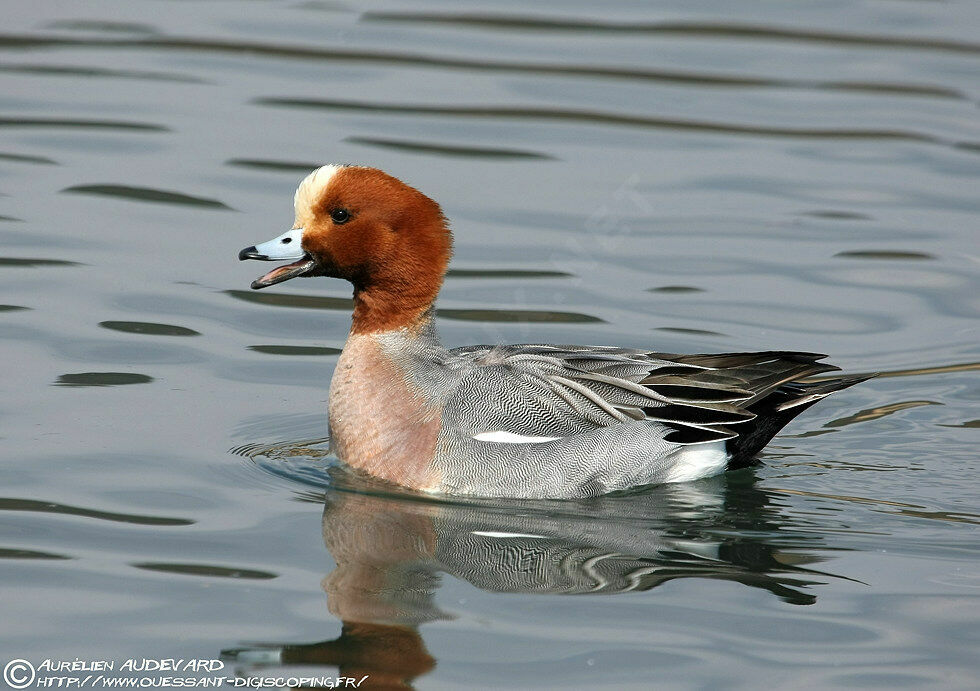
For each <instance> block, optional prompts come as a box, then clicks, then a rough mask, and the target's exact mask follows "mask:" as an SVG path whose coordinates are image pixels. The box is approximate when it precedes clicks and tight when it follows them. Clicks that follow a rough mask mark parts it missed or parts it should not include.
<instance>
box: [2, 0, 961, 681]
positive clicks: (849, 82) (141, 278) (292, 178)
mask: <svg viewBox="0 0 980 691" xmlns="http://www.w3.org/2000/svg"><path fill="white" fill-rule="evenodd" d="M3 14H4V28H3V29H2V34H0V111H2V112H0V193H2V194H3V196H2V197H0V281H2V285H3V297H2V299H0V303H2V307H0V338H2V348H3V355H2V359H3V362H4V367H3V370H2V371H3V377H2V384H0V388H2V392H3V400H2V403H0V416H2V417H0V448H2V449H3V460H2V463H3V478H4V489H3V495H4V498H2V499H0V508H2V509H4V512H3V519H4V520H3V523H2V528H0V556H2V557H4V560H3V562H2V563H3V569H2V571H0V574H2V576H0V587H2V590H3V598H2V600H0V602H2V604H0V617H2V618H0V621H3V622H4V627H3V630H2V649H3V650H4V651H5V657H4V660H2V662H4V664H5V663H6V660H7V659H9V658H14V657H19V658H26V659H28V660H29V661H32V662H33V663H35V664H37V663H39V662H41V661H42V660H44V659H61V660H75V659H76V658H79V659H81V660H115V661H117V664H118V662H119V661H122V660H125V659H127V658H130V657H134V658H168V657H175V658H207V659H212V658H214V659H221V660H222V661H224V663H225V664H226V670H225V671H226V673H229V674H233V675H234V674H238V675H241V676H256V675H261V674H272V673H276V674H278V673H280V672H282V673H286V674H291V673H297V674H298V673H300V672H304V673H317V674H330V675H336V674H341V673H343V674H348V675H355V674H356V675H358V676H361V675H364V674H368V675H371V680H372V682H373V683H376V684H382V683H389V682H390V683H401V682H406V683H411V684H413V685H414V686H416V687H417V688H420V689H442V688H460V687H466V688H511V689H512V688H568V687H570V686H578V685H582V686H589V687H594V688H609V689H623V688H649V687H650V686H670V687H697V688H701V687H706V686H707V687H722V686H755V685H757V684H758V683H759V682H760V681H763V680H764V681H765V683H766V684H768V685H772V686H776V687H786V686H793V687H810V688H827V687H854V686H863V687H875V686H883V687H896V686H909V687H916V688H922V687H942V688H976V686H977V684H978V681H980V680H978V677H980V674H978V669H977V663H976V648H977V645H978V642H980V634H978V628H977V621H978V619H980V564H978V559H977V549H978V547H980V539H978V533H977V528H976V526H977V523H978V522H980V512H978V510H977V506H978V495H980V492H978V486H980V481H978V480H977V469H978V464H977V453H976V443H977V432H978V430H977V428H978V427H980V420H978V417H980V415H978V413H977V399H978V397H980V387H978V383H977V376H976V371H977V369H980V347H978V341H980V338H978V335H980V329H978V321H977V317H978V311H980V299H978V296H980V281H978V274H977V263H978V257H980V243H978V239H977V238H978V233H980V222H978V218H980V215H978V212H980V201H978V195H977V190H978V177H980V158H978V152H980V120H978V116H977V113H978V111H977V105H978V96H980V82H978V79H977V75H978V74H980V42H978V41H977V39H976V37H977V35H978V30H980V6H978V5H977V3H974V2H969V0H962V1H961V2H944V3H934V2H899V1H893V2H886V1H884V0H881V1H875V2H856V1H853V0H826V1H824V2H817V3H808V4H806V5H803V6H797V5H786V6H779V5H773V4H771V3H758V4H742V5H738V6H735V5H731V4H730V3H724V2H702V3H696V4H692V3H688V2H664V3H658V4H656V5H654V6H647V4H645V3H630V2H618V3H614V4H607V5H604V6H602V8H601V9H599V8H598V7H597V6H596V5H595V4H594V3H564V4H563V6H562V7H561V8H557V7H551V6H542V7H530V8H529V7H528V6H527V4H526V3H521V4H518V3H509V2H504V1H501V2H497V3H495V4H493V5H492V6H491V5H489V4H486V3H483V4H475V3H474V4H472V5H463V4H461V3H439V2H429V3H423V2H412V3H409V4H406V3H399V4H397V5H395V4H391V5H387V4H383V3H377V4H374V3H362V4H339V3H332V2H318V1H313V2H300V1H294V2H276V3H246V2H217V1H214V2H196V3H172V2H149V1H147V2H144V1H140V2H120V1H109V2H98V3H96V2H84V1H82V2H60V3H54V2H48V3H27V2H14V1H11V0H8V2H6V3H5V6H4V13H3ZM346 161H350V162H357V163H362V164H368V165H375V166H379V167H381V168H384V169H385V170H387V171H389V172H391V173H392V174H394V175H396V176H398V177H401V178H403V179H405V180H406V181H408V182H410V183H411V184H413V185H415V186H417V187H419V188H420V189H422V190H423V191H425V192H426V193H428V194H429V195H430V196H432V197H434V198H435V199H437V200H439V201H440V202H441V203H442V204H443V206H444V209H445V210H446V212H447V214H448V215H449V216H450V217H451V218H452V220H453V226H454V229H455V233H456V256H455V259H454V263H453V267H454V272H453V274H452V275H451V276H450V277H449V279H448V281H447V284H446V287H445V289H444V291H443V294H442V298H441V301H440V308H441V313H440V317H441V318H440V321H439V327H440V329H441V332H442V335H443V338H444V340H445V341H446V342H447V343H449V344H452V345H463V344H468V343H485V342H498V341H499V342H522V341H542V340H543V341H553V342H570V343H608V344H617V345H626V346H639V347H656V348H658V349H660V350H663V351H676V352H685V351H692V352H693V351H731V350H758V349H768V348H786V349H802V350H816V351H819V352H828V353H832V354H833V356H834V362H835V363H836V364H839V365H841V366H843V367H845V368H846V369H847V370H848V371H851V372H869V371H881V372H882V373H883V374H882V376H881V377H880V378H878V379H875V380H873V381H870V382H867V383H865V384H862V385H860V386H858V387H855V388H853V389H850V390H848V391H846V392H843V393H841V394H838V395H836V396H834V397H832V398H830V399H828V400H827V401H825V402H823V403H821V404H820V405H819V406H817V407H815V408H814V409H812V410H811V411H808V412H807V413H806V414H805V415H803V416H802V417H801V418H800V419H798V420H797V421H796V422H794V423H793V424H792V425H791V426H790V427H789V428H787V430H786V431H785V433H784V434H782V435H780V436H779V437H777V439H776V440H775V441H774V443H773V444H772V445H771V446H770V448H769V450H768V452H767V454H766V456H765V459H764V460H765V462H764V464H763V465H761V466H759V467H757V468H753V469H749V470H746V471H740V472H737V473H732V474H730V475H727V476H724V477H720V478H715V479H712V480H707V481H702V482H698V483H692V484H689V485H679V486H673V487H666V488H653V489H650V490H647V491H643V492H640V493H637V494H634V495H632V496H625V497H616V498H603V499H599V500H595V501H591V502H580V503H555V502H530V503H528V502H524V503H516V504H514V503H505V502H481V503H470V502H432V501H419V500H418V499H417V498H412V497H405V496H402V495H400V494H399V493H392V492H391V491H390V490H388V489H386V488H382V487H375V486H365V485H364V484H363V483H359V482H357V481H355V480H354V479H352V478H350V477H348V476H346V475H345V474H344V473H343V471H342V470H340V469H337V468H333V467H332V464H331V461H330V458H329V456H328V455H327V454H326V451H325V448H326V443H325V440H324V435H325V419H324V418H325V412H324V411H325V401H326V397H327V384H328V381H329V378H330V374H331V370H332V367H333V365H334V363H335V362H336V356H337V352H338V349H339V348H341V347H342V345H343V341H344V337H345V335H346V331H347V328H348V325H349V312H348V309H349V296H350V290H349V287H348V286H347V285H346V284H343V283H341V282H339V281H331V280H327V279H315V280H303V281H293V282H290V283H288V284H285V285H283V286H276V287H275V288H274V289H272V290H271V291H263V292H262V293H255V292H251V291H249V290H248V289H247V286H248V283H249V282H250V281H251V280H252V279H253V278H254V277H255V276H256V275H258V269H261V267H258V269H257V267H256V266H254V265H244V264H239V263H238V262H237V261H236V254H237V252H238V250H239V249H240V248H241V247H244V246H246V245H250V244H253V243H254V242H257V241H262V240H266V239H268V238H270V237H273V236H275V235H277V234H279V233H280V232H282V230H284V229H285V228H286V227H287V225H288V224H289V223H290V222H291V220H292V215H291V208H290V202H291V195H292V191H293V189H294V188H295V185H296V184H297V182H298V181H299V179H301V178H302V176H303V175H304V174H305V173H306V172H308V170H309V169H310V168H312V167H313V166H314V165H316V164H320V163H326V162H346ZM146 674H147V676H149V677H153V676H154V675H153V674H152V673H146Z"/></svg>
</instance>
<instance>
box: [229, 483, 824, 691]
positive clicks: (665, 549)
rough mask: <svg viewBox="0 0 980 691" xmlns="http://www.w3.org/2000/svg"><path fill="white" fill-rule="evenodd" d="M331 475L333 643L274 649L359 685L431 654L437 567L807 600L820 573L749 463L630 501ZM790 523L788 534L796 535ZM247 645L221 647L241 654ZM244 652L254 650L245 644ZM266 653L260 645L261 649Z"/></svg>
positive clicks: (415, 665)
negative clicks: (410, 486)
mask: <svg viewBox="0 0 980 691" xmlns="http://www.w3.org/2000/svg"><path fill="white" fill-rule="evenodd" d="M359 483H362V481H359V480H353V479H351V478H349V477H344V478H337V479H336V483H335V485H334V486H333V487H331V488H330V489H329V490H328V491H327V493H326V495H325V498H324V511H323V539H324V543H325V545H326V547H327V549H328V550H329V552H330V554H331V555H332V556H333V559H334V561H335V562H336V568H335V569H334V570H333V571H332V572H330V573H329V574H327V576H326V577H325V578H324V579H323V581H322V586H323V589H324V591H325V592H326V594H327V604H328V607H329V609H330V612H331V613H332V614H333V615H334V616H336V617H337V618H338V619H340V620H341V622H343V628H342V632H341V635H340V637H339V638H336V639H334V640H328V641H322V642H319V643H311V644H307V645H285V646H282V647H280V648H279V656H278V661H279V662H280V663H282V664H287V665H289V664H292V665H331V666H336V667H338V668H339V675H341V676H347V677H355V678H358V679H360V678H361V677H363V676H365V675H368V679H367V680H366V681H365V682H364V683H363V684H362V686H361V688H367V687H371V688H411V684H412V681H413V679H415V678H416V677H418V676H420V675H422V674H424V673H426V672H428V671H429V670H431V669H432V668H433V667H434V666H435V664H436V661H435V660H434V659H433V657H432V656H431V654H430V653H429V652H428V651H427V649H426V647H425V644H424V642H423V640H422V637H421V635H420V625H422V624H424V623H426V622H429V621H433V620H438V619H450V618H452V615H451V614H450V613H448V612H445V611H443V610H442V609H440V607H439V606H438V604H437V602H436V597H435V594H436V592H437V590H438V588H439V583H440V578H441V577H442V576H443V575H444V574H445V575H449V576H451V577H454V578H458V579H460V580H465V581H468V582H469V583H471V584H473V585H474V586H476V587H477V588H480V589H482V590H485V591H491V592H495V593H526V594H548V595H586V594H591V595H601V594H605V595H615V594H618V593H627V592H635V591H644V590H650V589H652V588H655V587H657V586H658V585H660V584H662V583H665V582H667V581H669V580H673V579H676V578H713V579H722V580H727V581H735V582H738V583H742V584H744V585H747V586H750V587H753V588H760V589H763V590H766V591H769V592H770V593H772V594H773V595H775V596H776V597H779V598H780V599H781V600H783V601H785V602H789V603H792V604H797V605H809V604H812V603H813V602H815V600H816V597H815V595H813V594H812V593H810V592H808V590H807V588H808V587H809V586H812V585H815V584H820V583H823V582H826V578H827V577H828V574H823V573H821V572H819V571H815V570H811V569H808V568H806V567H805V566H804V565H805V564H809V563H813V562H816V561H819V558H818V557H816V556H814V555H812V554H808V553H806V552H805V551H801V550H805V549H806V548H807V547H818V546H822V545H821V541H820V538H819V537H817V536H814V535H807V534H806V533H805V532H804V531H801V530H799V529H800V528H804V527H805V526H804V525H801V524H800V523H799V522H798V521H797V522H796V523H795V524H794V525H789V524H788V523H787V521H786V520H785V519H781V516H780V510H779V508H778V505H777V504H776V502H775V501H774V497H775V496H776V495H773V494H771V493H767V492H764V491H761V490H759V489H757V488H756V487H755V486H754V477H753V476H752V471H751V469H747V470H744V471H740V472H738V473H731V474H728V475H725V476H720V477H717V478H712V479H710V480H705V481H700V482H697V483H686V484H677V485H665V486H662V487H655V488H651V489H649V490H646V491H644V492H642V493H638V494H633V495H630V496H618V497H616V496H607V497H599V498H595V499H589V500H581V501H510V500H508V501H506V502H501V501H499V500H498V501H480V502H465V503H463V502H445V501H433V500H430V499H425V498H420V497H418V496H415V495H412V496H405V495H392V494H390V493H387V492H383V491H379V488H378V487H377V486H373V485H364V484H359ZM794 528H797V530H793V529H794ZM247 652H248V651H241V650H239V651H226V655H227V656H228V657H231V658H232V659H238V660H239V661H243V662H244V661H247V660H248V659H249V655H248V654H246V653H247ZM252 652H253V653H255V652H257V651H252ZM269 652H271V651H269Z"/></svg>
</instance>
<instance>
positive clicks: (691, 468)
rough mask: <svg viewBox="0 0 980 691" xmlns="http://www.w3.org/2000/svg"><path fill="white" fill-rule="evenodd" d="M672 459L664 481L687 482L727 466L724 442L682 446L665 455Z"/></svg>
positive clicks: (709, 474)
mask: <svg viewBox="0 0 980 691" xmlns="http://www.w3.org/2000/svg"><path fill="white" fill-rule="evenodd" d="M667 458H668V460H670V461H673V463H672V464H671V467H670V470H669V471H668V473H667V478H666V479H665V480H664V482H687V481H689V480H698V479H700V478H703V477H711V476H712V475H718V474H719V473H721V472H724V470H725V468H726V467H727V466H728V452H727V451H726V450H725V442H723V441H716V442H711V443H707V444H692V445H691V446H684V447H682V448H681V449H680V450H679V451H677V452H675V453H672V454H671V455H670V456H668V457H667Z"/></svg>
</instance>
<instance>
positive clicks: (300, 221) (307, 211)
mask: <svg viewBox="0 0 980 691" xmlns="http://www.w3.org/2000/svg"><path fill="white" fill-rule="evenodd" d="M344 167H345V166H337V165H327V166H321V167H319V168H317V169H316V170H314V171H313V172H312V173H310V174H309V175H307V176H306V177H305V178H303V182H301V183H299V187H297V188H296V195H295V196H294V197H293V209H294V210H295V212H296V225H297V227H302V226H304V225H306V222H307V221H308V220H309V219H310V217H311V216H312V207H313V204H314V203H315V202H316V200H317V199H318V198H319V197H320V195H321V194H322V193H323V190H325V189H326V188H327V185H329V184H330V181H331V180H332V179H333V176H334V175H336V174H337V171H339V170H341V169H342V168H344Z"/></svg>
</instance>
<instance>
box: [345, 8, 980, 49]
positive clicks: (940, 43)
mask: <svg viewBox="0 0 980 691" xmlns="http://www.w3.org/2000/svg"><path fill="white" fill-rule="evenodd" d="M361 19H362V21H365V22H400V23H409V22H411V23H421V24H448V25H455V26H470V27H480V28H487V29H521V30H527V29H533V30H536V31H586V32H589V33H624V34H660V35H671V36H708V37H711V38H724V39H747V40H752V41H758V40H760V39H763V40H776V41H792V42H794V43H796V42H808V43H827V44H832V45H840V46H855V47H861V48H900V49H917V50H936V51H945V52H953V53H968V54H980V44H977V43H968V42H966V41H949V40H944V39H939V38H920V37H917V36H882V35H880V34H852V33H839V32H835V31H820V30H813V29H808V30H803V29H792V28H788V27H775V26H762V25H753V24H730V23H724V24H721V23H717V24H716V23H710V22H637V21H628V22H612V21H608V20H603V19H598V18H594V17H589V18H582V19H571V18H552V17H543V16H536V17H534V16H517V15H503V14H456V13H437V12H426V13H423V12H366V13H364V14H363V15H361Z"/></svg>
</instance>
